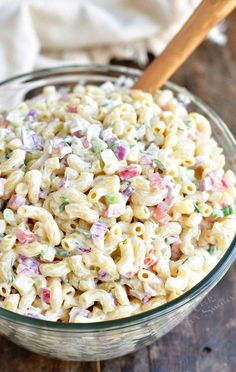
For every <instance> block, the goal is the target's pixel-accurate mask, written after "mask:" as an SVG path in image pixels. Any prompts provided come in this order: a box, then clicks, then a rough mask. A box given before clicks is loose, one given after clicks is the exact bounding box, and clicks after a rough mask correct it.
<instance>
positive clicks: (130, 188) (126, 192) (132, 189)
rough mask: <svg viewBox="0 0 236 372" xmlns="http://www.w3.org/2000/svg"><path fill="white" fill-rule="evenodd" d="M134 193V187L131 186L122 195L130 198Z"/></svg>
mask: <svg viewBox="0 0 236 372" xmlns="http://www.w3.org/2000/svg"><path fill="white" fill-rule="evenodd" d="M134 191H135V188H134V186H132V185H129V186H127V187H126V189H124V190H123V191H122V194H123V195H125V196H128V197H130V196H131V195H132V194H133V193H134Z"/></svg>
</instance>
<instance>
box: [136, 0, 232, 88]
mask: <svg viewBox="0 0 236 372" xmlns="http://www.w3.org/2000/svg"><path fill="white" fill-rule="evenodd" d="M235 6H236V0H203V1H202V2H201V4H200V5H199V7H198V8H197V9H196V10H195V12H194V13H193V14H192V16H191V17H190V18H189V19H188V21H187V22H186V23H185V25H184V26H183V28H182V29H181V30H180V31H179V32H178V33H177V35H176V36H175V37H174V38H173V39H172V41H171V42H170V43H169V45H168V46H167V47H166V49H165V50H164V51H163V53H162V54H161V55H160V56H159V57H157V58H156V59H154V61H153V62H152V63H151V64H150V65H149V67H148V68H147V69H146V70H145V71H144V74H143V75H142V76H141V77H140V78H139V80H138V81H137V82H136V83H135V85H134V89H143V90H146V91H150V92H151V91H153V90H155V89H157V88H159V87H160V86H161V85H162V84H163V83H164V82H165V81H166V80H167V79H169V77H170V76H171V75H172V74H173V73H174V72H175V71H176V70H177V69H178V67H180V66H181V65H182V63H183V62H184V61H185V60H186V59H187V58H188V57H189V55H190V54H191V53H192V52H193V51H194V50H195V49H196V48H197V46H198V45H199V44H200V43H201V42H202V40H203V39H204V38H205V36H206V35H207V34H208V32H209V31H210V30H211V29H212V28H213V27H214V26H216V25H217V24H218V23H219V22H220V21H222V20H223V19H224V18H225V17H226V16H227V15H228V14H229V13H230V12H231V11H232V10H233V8H234V7H235Z"/></svg>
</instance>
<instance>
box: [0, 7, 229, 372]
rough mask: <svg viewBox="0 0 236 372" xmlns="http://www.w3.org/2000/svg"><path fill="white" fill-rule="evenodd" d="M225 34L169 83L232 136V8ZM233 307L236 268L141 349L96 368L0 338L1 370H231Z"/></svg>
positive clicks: (5, 371) (6, 371)
mask: <svg viewBox="0 0 236 372" xmlns="http://www.w3.org/2000/svg"><path fill="white" fill-rule="evenodd" d="M227 35H228V42H227V44H226V45H225V46H223V47H222V46H218V45H215V44H212V43H211V42H209V41H206V42H204V43H203V45H202V46H201V47H200V48H199V49H198V50H197V51H196V52H195V53H194V54H193V56H192V57H191V58H190V59H189V60H188V62H186V63H185V64H184V65H183V66H182V68H181V69H180V71H178V73H177V74H176V75H175V76H174V78H173V81H175V82H177V83H178V84H180V85H184V86H185V87H187V88H188V89H189V90H190V91H192V92H193V93H195V94H196V95H198V96H199V97H201V99H202V100H203V101H205V102H206V103H208V104H209V105H210V106H211V107H212V108H214V109H215V111H216V112H217V113H218V114H219V115H220V116H221V117H222V118H223V119H224V120H225V122H226V123H227V124H228V125H229V127H230V128H231V130H232V132H234V134H235V135H236V123H235V122H234V120H235V113H236V109H235V106H236V104H235V98H236V84H235V83H236V69H235V62H236V12H234V14H233V15H231V16H230V18H229V20H228V30H227ZM235 310H236V266H234V267H232V268H231V270H230V271H229V272H228V273H227V275H226V276H225V277H224V278H223V280H222V281H221V282H220V283H219V284H218V285H217V287H216V288H215V289H214V290H213V291H212V292H211V293H210V294H209V295H208V297H207V298H205V299H204V301H203V302H202V303H201V304H200V306H198V308H197V310H195V311H194V312H193V313H192V314H191V316H189V318H188V319H186V320H185V321H183V322H182V323H181V324H180V325H179V326H178V327H176V328H175V329H174V330H173V331H172V332H170V333H168V334H167V335H166V336H164V337H163V338H162V339H160V340H159V341H157V342H156V343H155V344H153V345H151V346H149V347H147V348H145V349H143V350H140V351H137V352H136V353H133V354H130V355H127V356H125V357H122V358H118V359H114V360H109V361H104V362H101V364H100V366H98V365H96V363H79V362H78V363H77V362H63V361H59V360H55V359H48V358H45V357H42V356H39V355H36V354H32V353H30V352H28V351H26V350H24V349H21V348H20V347H18V346H16V345H14V344H12V343H11V342H10V341H7V340H6V339H4V338H2V337H0V350H1V357H0V372H21V371H22V372H31V371H33V372H76V371H78V372H95V371H99V370H101V371H102V372H146V371H151V372H195V371H196V372H205V371H208V372H218V371H220V372H234V371H235V370H236V352H235V343H236V319H235V313H236V311H235Z"/></svg>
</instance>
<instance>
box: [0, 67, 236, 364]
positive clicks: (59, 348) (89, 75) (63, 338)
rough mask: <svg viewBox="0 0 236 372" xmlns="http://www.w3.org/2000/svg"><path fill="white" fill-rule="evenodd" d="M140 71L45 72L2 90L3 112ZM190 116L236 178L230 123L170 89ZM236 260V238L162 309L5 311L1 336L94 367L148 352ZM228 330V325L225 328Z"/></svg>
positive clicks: (184, 93)
mask: <svg viewBox="0 0 236 372" xmlns="http://www.w3.org/2000/svg"><path fill="white" fill-rule="evenodd" d="M140 74H141V71H139V70H137V69H131V68H126V67H117V66H98V65H88V66H78V65H72V66H67V67H58V68H52V69H45V70H40V71H36V72H32V73H29V74H25V75H21V76H17V77H14V78H12V79H9V80H6V81H4V82H2V83H1V84H0V108H3V107H4V108H7V109H9V108H12V107H14V106H15V105H16V104H17V103H18V102H20V101H22V100H24V99H25V98H30V97H32V96H34V95H35V94H38V93H39V91H40V90H41V89H42V87H44V86H45V85H49V84H53V85H56V86H60V87H65V86H73V85H75V84H76V83H78V82H82V81H83V82H84V81H86V82H87V83H93V84H101V83H103V82H105V81H108V80H109V81H112V82H115V83H118V84H122V82H123V83H124V82H125V81H126V82H127V79H124V78H123V79H120V76H123V77H125V78H128V81H129V82H130V78H131V79H134V80H135V79H136V78H137V77H138V76H139V75H140ZM165 87H166V88H168V89H171V90H172V91H173V92H174V94H175V95H176V96H178V97H179V99H182V100H184V101H185V103H186V105H187V106H188V108H189V109H190V110H194V111H197V112H199V113H202V114H203V115H205V116H206V117H207V118H208V120H209V121H210V123H211V125H212V130H213V136H214V138H215V139H216V140H217V141H218V143H219V144H220V146H221V147H223V149H224V153H225V157H226V166H227V167H228V168H231V169H232V170H233V171H234V172H236V161H235V160H236V159H235V157H236V142H235V139H234V137H233V136H232V134H231V133H230V131H229V129H228V128H227V126H226V125H225V124H224V122H223V121H222V120H221V119H220V118H219V117H218V116H217V115H216V114H215V113H214V111H212V110H211V109H210V108H209V107H208V106H206V105H205V104H204V103H203V102H201V101H200V100H199V99H198V98H196V97H195V96H193V95H192V94H190V93H189V92H188V91H187V90H186V89H184V88H181V87H179V86H177V85H175V84H173V83H170V82H168V83H166V85H165ZM235 256H236V237H235V238H234V239H233V241H232V243H231V245H230V247H229V248H228V250H227V251H226V253H225V254H224V256H223V258H222V259H221V260H220V262H219V263H218V264H217V265H216V266H215V267H214V269H213V270H212V271H211V272H210V273H209V274H208V275H207V276H206V277H205V278H204V279H203V280H201V281H200V282H199V283H198V284H197V285H196V286H195V287H193V288H192V289H191V290H190V291H188V292H187V293H185V294H183V295H182V296H180V297H178V298H177V299H175V300H173V301H171V302H169V303H167V304H164V305H162V306H160V307H158V308H156V309H152V310H149V311H146V312H144V313H141V314H138V315H134V316H131V317H128V318H124V319H117V320H112V321H106V322H97V323H88V324H73V323H57V322H50V321H44V320H39V319H33V318H29V317H26V316H23V315H19V314H16V313H13V312H10V311H7V310H4V309H1V308H0V333H1V334H2V335H4V336H6V337H7V338H9V340H11V341H13V342H15V343H16V344H18V345H20V346H23V347H24V348H26V349H28V350H31V351H33V352H35V353H39V354H42V355H45V356H49V357H55V358H58V359H64V360H78V361H94V360H104V359H109V358H115V357H119V356H122V355H125V354H128V353H130V352H133V351H135V350H138V349H140V348H142V347H144V346H147V345H149V344H151V343H152V342H154V341H155V340H157V339H158V338H159V337H161V336H163V335H164V334H165V333H167V332H169V331H170V330H171V329H172V328H173V327H175V326H176V325H177V324H179V323H180V322H181V321H182V320H183V319H184V318H185V317H186V316H187V315H188V314H189V313H190V312H191V311H192V310H193V309H194V308H195V307H196V306H197V305H198V303H199V302H200V301H201V300H202V299H203V298H204V296H206V295H207V293H208V292H209V291H210V290H211V289H212V288H213V287H214V286H215V285H216V284H217V282H218V281H219V280H220V279H221V278H222V277H223V275H224V274H225V273H226V272H227V270H228V269H229V267H230V265H231V264H232V262H233V260H234V258H235ZM222 327H223V325H222Z"/></svg>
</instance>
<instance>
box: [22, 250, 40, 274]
mask: <svg viewBox="0 0 236 372" xmlns="http://www.w3.org/2000/svg"><path fill="white" fill-rule="evenodd" d="M18 261H19V265H18V267H17V274H19V273H22V272H28V273H32V274H40V272H39V261H38V260H36V259H35V258H29V257H25V256H21V255H20V256H19V258H18Z"/></svg>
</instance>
